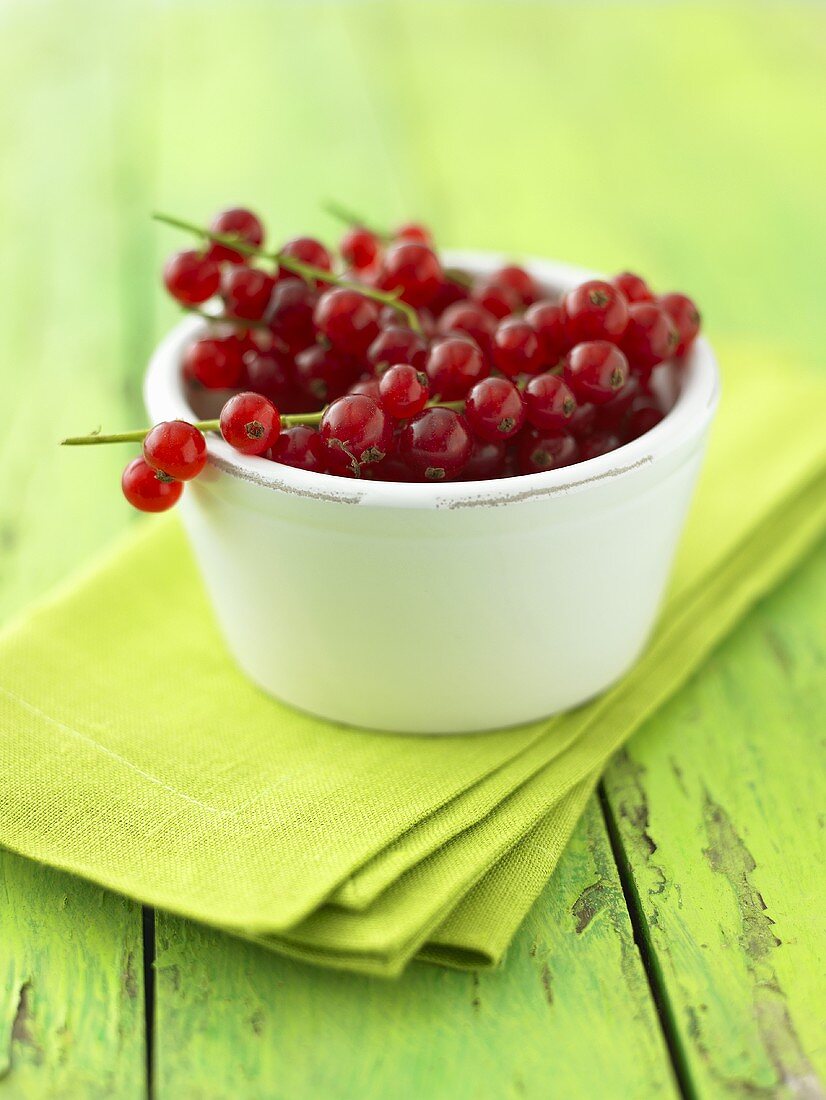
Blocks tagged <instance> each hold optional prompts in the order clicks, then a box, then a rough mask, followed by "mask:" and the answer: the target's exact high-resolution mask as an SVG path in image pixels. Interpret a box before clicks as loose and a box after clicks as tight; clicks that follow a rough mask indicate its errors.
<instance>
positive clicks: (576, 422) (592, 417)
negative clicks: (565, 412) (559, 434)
mask: <svg viewBox="0 0 826 1100" xmlns="http://www.w3.org/2000/svg"><path fill="white" fill-rule="evenodd" d="M609 408H610V406H609ZM596 422H597V407H596V405H591V404H589V403H588V402H586V403H585V404H582V403H580V404H578V405H577V407H576V410H575V412H574V415H573V416H572V417H571V419H570V420H569V421H568V428H567V430H568V431H569V432H570V433H571V435H572V436H574V437H575V438H576V439H584V438H585V437H586V436H587V435H588V434H589V432H592V431H593V430H594V427H595V425H596Z"/></svg>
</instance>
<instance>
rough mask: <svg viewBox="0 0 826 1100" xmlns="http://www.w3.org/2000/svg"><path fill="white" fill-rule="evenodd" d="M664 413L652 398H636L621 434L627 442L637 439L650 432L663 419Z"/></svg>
mask: <svg viewBox="0 0 826 1100" xmlns="http://www.w3.org/2000/svg"><path fill="white" fill-rule="evenodd" d="M663 416H664V413H663V411H662V409H661V408H660V406H659V405H658V404H657V401H656V400H655V399H654V398H653V397H647V396H642V397H637V398H635V399H634V400H633V401H632V402H631V407H630V409H629V410H628V414H627V416H626V417H625V423H624V424H623V434H624V436H625V438H626V439H627V440H631V439H638V438H639V436H641V435H645V433H646V432H650V431H651V429H652V428H654V427H656V426H657V424H659V422H660V421H661V420H662V419H663Z"/></svg>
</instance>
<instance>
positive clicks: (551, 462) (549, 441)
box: [517, 428, 579, 474]
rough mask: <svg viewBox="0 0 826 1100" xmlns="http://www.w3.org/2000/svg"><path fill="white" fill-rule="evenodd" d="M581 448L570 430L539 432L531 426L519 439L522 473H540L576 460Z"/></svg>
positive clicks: (519, 457)
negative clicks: (570, 433)
mask: <svg viewBox="0 0 826 1100" xmlns="http://www.w3.org/2000/svg"><path fill="white" fill-rule="evenodd" d="M578 454H579V449H578V447H577V444H576V440H575V439H574V437H573V436H572V435H569V434H568V432H538V431H536V430H535V429H533V428H529V429H528V430H527V431H525V432H523V433H522V435H521V436H520V439H519V448H518V451H517V461H518V464H519V472H520V473H522V474H540V473H542V472H543V471H544V470H556V469H557V468H558V467H560V466H570V465H571V464H572V463H573V462H576V460H577V457H578Z"/></svg>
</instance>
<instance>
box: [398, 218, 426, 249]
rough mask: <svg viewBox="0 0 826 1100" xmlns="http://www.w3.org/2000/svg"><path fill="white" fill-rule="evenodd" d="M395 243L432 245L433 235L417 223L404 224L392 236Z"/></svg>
mask: <svg viewBox="0 0 826 1100" xmlns="http://www.w3.org/2000/svg"><path fill="white" fill-rule="evenodd" d="M393 237H394V238H395V240H397V241H415V242H416V243H417V244H426V245H427V246H428V247H430V246H431V245H432V244H433V234H432V233H431V232H430V230H429V229H427V227H426V226H424V225H421V224H420V223H419V222H405V223H404V224H403V225H400V226H399V228H398V229H397V230H396V231H395V233H394V234H393Z"/></svg>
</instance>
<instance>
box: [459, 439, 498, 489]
mask: <svg viewBox="0 0 826 1100" xmlns="http://www.w3.org/2000/svg"><path fill="white" fill-rule="evenodd" d="M506 456H507V446H506V445H505V443H503V442H501V441H500V442H497V443H491V442H489V441H488V440H486V439H474V441H473V450H472V451H471V452H470V458H469V459H468V460H467V462H466V463H465V465H464V467H463V469H462V475H461V477H460V479H459V480H460V481H489V480H490V479H491V478H497V477H502V475H503V474H504V472H505V458H506Z"/></svg>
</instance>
